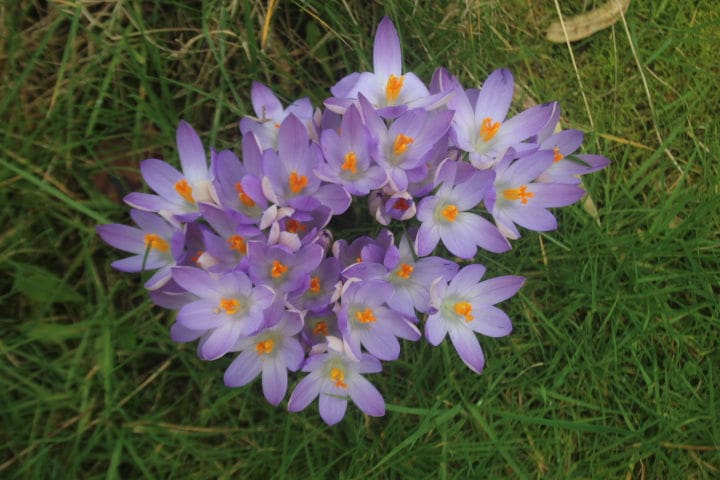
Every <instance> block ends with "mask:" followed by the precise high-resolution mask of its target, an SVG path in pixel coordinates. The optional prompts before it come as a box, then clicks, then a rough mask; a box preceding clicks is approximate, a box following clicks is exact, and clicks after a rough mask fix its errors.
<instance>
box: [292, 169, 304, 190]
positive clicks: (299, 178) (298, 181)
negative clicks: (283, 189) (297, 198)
mask: <svg viewBox="0 0 720 480" xmlns="http://www.w3.org/2000/svg"><path fill="white" fill-rule="evenodd" d="M288 184H289V185H290V190H291V191H292V192H293V193H300V192H302V191H303V189H304V188H305V187H307V184H308V179H307V177H306V176H305V175H298V174H297V172H296V171H295V170H293V171H292V172H290V178H289V180H288Z"/></svg>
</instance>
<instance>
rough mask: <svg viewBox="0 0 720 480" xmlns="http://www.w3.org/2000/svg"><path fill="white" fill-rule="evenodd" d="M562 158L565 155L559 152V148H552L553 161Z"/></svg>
mask: <svg viewBox="0 0 720 480" xmlns="http://www.w3.org/2000/svg"><path fill="white" fill-rule="evenodd" d="M563 158H565V155H563V154H562V153H560V149H559V148H558V147H555V148H553V162H554V163H557V162H559V161H560V160H562V159H563Z"/></svg>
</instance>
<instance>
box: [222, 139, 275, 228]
mask: <svg viewBox="0 0 720 480" xmlns="http://www.w3.org/2000/svg"><path fill="white" fill-rule="evenodd" d="M261 158H262V154H261V153H260V147H259V146H258V145H257V143H256V141H255V135H253V134H252V133H250V134H248V135H245V137H243V160H244V161H243V163H241V162H240V159H238V157H237V156H236V155H235V154H234V153H232V152H231V151H229V150H223V151H222V152H220V153H218V155H217V160H216V162H215V169H214V170H215V185H216V193H217V197H218V202H219V203H220V206H222V208H225V209H232V210H235V211H236V212H237V214H238V218H239V219H240V220H241V221H242V223H257V222H258V221H259V220H260V218H261V216H262V214H263V212H264V211H265V209H266V208H267V206H268V202H267V199H266V198H265V195H263V193H262V184H261V182H260V179H261V178H262V163H261Z"/></svg>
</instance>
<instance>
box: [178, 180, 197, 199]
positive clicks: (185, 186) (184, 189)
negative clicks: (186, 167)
mask: <svg viewBox="0 0 720 480" xmlns="http://www.w3.org/2000/svg"><path fill="white" fill-rule="evenodd" d="M175 191H176V192H177V193H178V194H179V195H180V196H181V197H183V198H184V199H185V201H186V202H188V203H195V199H194V198H193V196H192V187H191V186H190V184H189V183H188V181H187V180H185V179H184V178H183V179H182V180H179V181H178V182H177V183H176V184H175Z"/></svg>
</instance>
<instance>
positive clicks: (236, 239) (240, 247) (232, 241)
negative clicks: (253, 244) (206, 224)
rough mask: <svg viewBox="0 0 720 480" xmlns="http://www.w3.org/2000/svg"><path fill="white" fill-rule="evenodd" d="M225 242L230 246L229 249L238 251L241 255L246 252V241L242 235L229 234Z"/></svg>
mask: <svg viewBox="0 0 720 480" xmlns="http://www.w3.org/2000/svg"><path fill="white" fill-rule="evenodd" d="M227 243H228V245H229V246H230V249H231V250H235V251H236V252H240V253H242V254H243V255H245V254H246V253H247V243H245V239H244V238H243V237H241V236H240V235H231V236H230V237H229V238H228V239H227Z"/></svg>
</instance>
